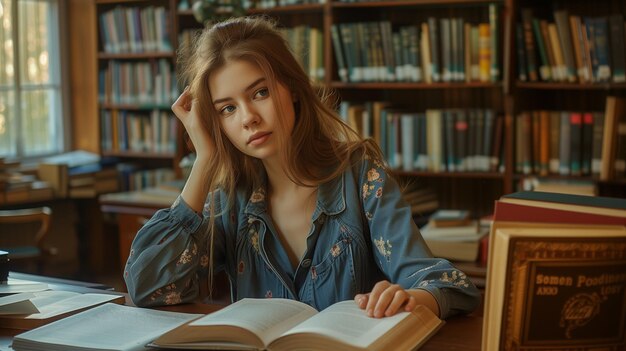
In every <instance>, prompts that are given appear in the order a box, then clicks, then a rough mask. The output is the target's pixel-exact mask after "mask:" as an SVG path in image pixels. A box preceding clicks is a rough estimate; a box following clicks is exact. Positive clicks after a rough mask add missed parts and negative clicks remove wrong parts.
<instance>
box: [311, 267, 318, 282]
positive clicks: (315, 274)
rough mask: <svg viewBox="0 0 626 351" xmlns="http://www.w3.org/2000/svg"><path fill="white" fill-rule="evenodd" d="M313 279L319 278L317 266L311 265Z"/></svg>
mask: <svg viewBox="0 0 626 351" xmlns="http://www.w3.org/2000/svg"><path fill="white" fill-rule="evenodd" d="M311 279H312V280H315V279H317V271H316V270H315V267H311Z"/></svg>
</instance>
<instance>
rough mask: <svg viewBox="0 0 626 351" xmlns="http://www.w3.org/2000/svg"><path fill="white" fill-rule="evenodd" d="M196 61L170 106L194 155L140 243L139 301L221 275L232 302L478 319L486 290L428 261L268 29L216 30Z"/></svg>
mask: <svg viewBox="0 0 626 351" xmlns="http://www.w3.org/2000/svg"><path fill="white" fill-rule="evenodd" d="M192 52H193V53H194V54H193V55H192V57H191V58H190V60H189V61H188V62H187V63H186V64H185V67H186V70H185V72H184V74H185V78H186V79H187V81H188V82H190V85H189V86H188V87H187V88H186V89H185V91H184V92H183V93H182V94H181V95H180V97H179V98H178V100H177V101H176V102H175V103H174V105H173V106H172V110H173V111H174V113H175V114H176V116H177V117H178V118H179V119H180V120H181V122H182V124H183V126H184V127H185V129H186V131H187V132H188V134H189V136H190V139H191V142H192V143H193V145H194V147H195V150H196V153H197V158H196V161H195V163H194V165H193V167H192V170H191V172H190V175H189V178H188V180H187V182H186V184H185V187H184V188H183V191H182V193H181V195H180V196H179V198H178V199H177V200H176V201H175V203H174V204H173V205H172V207H171V208H169V209H164V210H161V211H159V212H157V213H156V214H155V215H154V217H153V218H152V219H151V220H150V221H149V222H148V223H147V224H146V225H145V226H144V227H143V228H142V229H141V230H140V231H139V233H138V234H137V237H136V238H135V240H134V242H133V245H132V249H131V252H130V256H129V258H128V262H127V265H126V270H125V273H124V276H125V280H126V284H127V287H128V291H129V293H130V296H131V298H132V299H133V301H134V302H135V303H136V304H137V305H142V306H150V305H159V304H174V303H180V302H188V301H191V300H194V299H195V298H197V297H198V295H199V294H200V293H201V292H200V291H201V290H205V289H206V288H207V284H208V285H209V286H210V284H211V281H212V274H213V272H215V271H219V270H225V271H226V274H227V275H228V277H229V280H230V283H231V296H232V298H233V299H234V300H239V299H241V298H244V297H284V298H291V299H296V300H300V301H303V302H305V303H307V304H310V305H311V306H313V307H315V308H317V309H323V308H325V307H327V306H329V305H331V304H333V303H335V302H338V301H342V300H347V299H355V301H356V303H357V304H358V305H359V306H360V307H361V308H362V309H364V310H365V311H366V313H367V314H368V315H369V316H371V317H376V318H380V317H384V316H390V315H393V314H395V313H396V312H398V311H401V310H407V311H409V310H411V309H413V308H414V307H415V306H416V305H418V304H422V305H425V306H427V307H428V308H430V309H431V310H432V311H433V312H435V313H436V314H437V315H439V316H440V317H442V318H447V317H449V316H451V315H453V314H456V313H468V312H471V311H472V310H474V308H475V307H476V306H477V305H478V302H479V299H480V297H479V296H480V295H479V292H478V291H477V290H476V288H475V287H474V285H473V284H472V283H471V282H470V281H469V280H468V279H467V278H466V276H465V275H464V274H463V273H462V272H460V271H459V270H457V269H455V268H454V267H453V266H452V265H451V264H450V263H449V262H447V261H445V260H442V259H436V258H433V257H432V256H431V254H430V252H429V250H428V248H427V246H426V245H425V243H424V241H423V239H422V238H421V236H420V234H419V231H418V229H417V227H416V226H415V224H414V222H413V221H412V218H411V211H410V208H409V206H408V205H407V204H406V203H405V202H404V201H403V200H402V198H401V193H400V189H399V188H398V185H397V183H396V182H395V181H394V180H393V179H392V178H391V177H390V176H389V175H388V172H387V170H386V168H385V167H384V165H383V164H382V162H381V160H382V156H381V153H380V151H379V149H378V148H377V147H376V145H375V144H373V143H372V142H371V141H367V140H366V141H363V140H361V139H360V138H359V136H358V134H357V133H355V132H354V131H353V130H351V129H350V128H348V127H347V126H346V125H345V124H344V123H343V122H342V121H341V120H340V119H339V118H338V116H337V115H336V113H335V112H334V111H333V110H332V109H330V108H329V107H328V106H327V105H326V104H325V103H324V102H323V99H320V97H319V96H318V95H317V94H316V93H315V91H314V89H313V87H312V85H311V83H310V81H309V78H308V77H307V75H306V74H305V72H304V71H303V70H302V68H301V67H300V66H299V65H298V63H297V61H296V60H295V58H294V57H293V55H292V53H291V52H290V50H289V48H288V45H287V44H286V41H285V40H284V39H283V37H282V36H281V35H280V33H279V32H278V31H277V29H276V28H275V26H274V24H273V23H271V22H270V21H269V20H267V19H263V18H238V19H232V20H228V21H225V22H222V23H218V24H216V25H214V26H213V27H211V28H208V29H205V30H204V32H203V33H202V35H201V36H200V37H199V38H198V39H197V41H196V43H195V47H194V48H193V50H192ZM207 277H208V278H209V279H208V283H207V279H206V278H207Z"/></svg>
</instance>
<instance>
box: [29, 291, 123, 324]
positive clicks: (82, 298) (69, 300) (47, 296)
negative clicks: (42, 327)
mask: <svg viewBox="0 0 626 351" xmlns="http://www.w3.org/2000/svg"><path fill="white" fill-rule="evenodd" d="M35 295H36V296H37V297H36V298H35V299H33V303H34V304H35V306H37V308H38V309H39V313H34V314H31V315H28V316H22V318H26V319H46V318H50V317H53V316H56V315H59V314H62V313H67V312H71V311H76V310H79V309H82V308H85V307H89V306H94V305H99V304H102V303H104V302H107V301H111V300H115V299H117V298H120V296H119V295H112V294H91V293H90V294H79V293H75V292H71V291H42V292H39V293H35Z"/></svg>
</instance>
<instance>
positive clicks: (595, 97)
mask: <svg viewBox="0 0 626 351" xmlns="http://www.w3.org/2000/svg"><path fill="white" fill-rule="evenodd" d="M512 9H513V11H512V14H511V19H512V21H514V25H520V26H521V27H522V32H524V33H525V30H526V29H525V28H524V18H523V15H522V13H523V12H524V11H529V12H530V13H532V18H533V19H536V20H537V21H538V22H546V23H547V24H550V23H554V24H555V26H557V29H558V30H559V31H558V33H559V40H558V41H559V46H560V48H561V50H562V51H564V53H563V54H562V55H563V56H565V55H566V53H565V51H566V44H565V45H564V44H563V37H562V36H561V32H560V28H559V27H558V22H557V20H556V13H557V12H565V14H566V15H567V17H566V18H567V19H569V23H568V25H569V26H568V29H569V33H568V34H569V35H570V39H571V40H572V43H571V45H572V48H571V50H569V52H570V53H571V54H570V55H571V63H570V65H573V66H574V67H575V68H576V70H575V71H574V72H573V73H574V77H573V79H571V80H568V79H565V78H561V77H556V78H555V77H554V74H551V75H550V76H546V75H545V74H544V75H543V76H542V74H541V73H540V71H539V67H540V66H548V67H549V68H550V69H549V72H550V73H553V72H554V69H553V68H552V66H551V65H552V62H554V60H555V59H554V58H551V57H550V54H549V52H548V51H550V46H552V52H553V51H554V49H553V47H554V43H553V42H551V43H549V44H547V43H546V42H545V41H544V42H543V47H544V52H545V53H546V54H545V59H544V58H542V57H541V52H540V51H541V43H539V42H538V37H537V36H538V34H537V33H536V32H533V35H532V38H533V40H532V42H533V43H532V45H533V47H534V48H535V49H534V50H536V53H535V55H534V59H535V60H534V61H535V65H536V70H537V79H536V80H531V78H530V74H529V73H528V72H529V71H530V67H529V63H528V60H527V57H528V55H529V54H528V51H529V50H528V49H527V45H528V42H527V41H526V40H527V37H524V41H522V42H521V43H522V44H523V45H520V41H519V39H518V38H516V33H515V30H512V31H511V33H510V37H509V40H510V41H511V43H512V44H511V51H510V57H511V77H512V81H513V82H514V83H513V86H512V90H511V99H512V101H514V102H515V104H514V105H515V107H514V109H513V110H512V112H511V113H512V115H513V116H515V122H517V120H518V119H520V118H523V117H520V116H521V115H523V114H524V113H528V112H529V111H530V114H531V115H532V114H533V112H536V111H550V112H552V111H556V112H558V113H565V114H570V119H573V118H575V117H573V116H574V114H582V115H583V116H584V115H585V114H588V113H594V112H596V113H597V114H594V115H593V119H594V120H596V119H597V118H598V117H600V118H605V117H606V116H605V112H606V111H605V110H606V106H607V98H608V97H616V98H617V99H618V100H620V101H622V102H623V101H624V99H626V81H625V80H623V79H619V78H617V79H616V78H615V70H614V68H615V67H616V66H621V67H624V66H625V65H626V59H624V58H623V56H622V58H621V59H620V60H614V59H613V57H612V55H613V51H615V50H617V47H618V46H621V50H622V53H623V52H624V51H626V48H624V42H623V40H624V33H626V25H625V24H624V18H625V17H626V3H625V2H624V1H619V0H601V1H595V2H589V1H583V0H569V1H562V0H551V1H536V0H514V1H512ZM611 15H621V20H620V21H621V30H622V35H621V37H622V42H621V45H618V46H614V43H613V42H612V40H614V37H613V34H612V33H610V32H611V28H610V23H607V24H609V26H608V27H607V30H608V32H607V33H605V35H604V38H603V40H606V43H605V44H606V45H607V46H606V47H607V49H608V51H607V54H608V55H609V56H608V63H609V67H610V68H611V74H610V75H608V76H607V77H606V78H605V79H601V78H600V77H599V76H598V75H596V74H595V73H594V74H592V76H589V79H586V78H585V76H584V74H582V73H580V67H581V66H582V67H585V66H586V65H585V56H587V57H588V59H589V58H591V57H589V56H592V55H594V53H592V51H593V50H594V49H585V47H584V45H585V43H584V41H582V39H578V38H577V37H576V36H575V35H574V33H580V34H579V35H580V38H583V30H584V33H585V34H584V35H585V36H588V40H587V42H588V44H589V45H590V46H593V45H594V43H595V39H594V38H592V37H591V36H590V35H589V34H588V33H587V30H588V29H589V26H588V25H587V26H586V25H585V23H586V22H585V20H586V19H593V18H602V19H605V20H607V22H608V20H609V16H611ZM577 21H579V22H578V23H580V24H579V25H580V26H581V27H582V29H578V31H576V30H575V29H573V28H572V26H573V24H572V22H573V23H576V22H577ZM581 27H579V28H581ZM539 28H541V25H539ZM561 28H562V27H561ZM574 28H576V27H574ZM533 29H534V28H533ZM548 37H549V36H548ZM618 37H619V36H615V38H618ZM542 39H544V40H545V36H543V37H542ZM577 39H578V40H581V42H580V44H578V45H580V46H579V48H581V47H582V49H579V48H576V47H575V46H576V45H577V44H576V43H575V42H576V41H577ZM520 47H521V50H522V51H525V52H524V54H525V56H524V60H525V61H522V60H521V59H520V56H519V55H520V51H519V50H520ZM590 52H591V53H590ZM579 61H580V62H579ZM617 61H620V62H617ZM546 63H547V65H546ZM520 64H521V65H520ZM565 65H566V66H567V63H566V62H565ZM524 68H525V70H524ZM589 68H590V70H589V72H590V71H593V70H594V69H595V65H592V64H591V63H590V64H589ZM520 72H521V74H520ZM524 73H525V74H526V79H523V77H522V76H523V75H524ZM625 113H626V112H625V111H624V109H621V111H619V112H618V114H617V116H616V119H617V120H618V122H617V124H618V125H619V124H621V125H625V123H626V115H625ZM532 118H535V117H532ZM570 121H571V120H570ZM620 121H621V122H620ZM515 122H514V123H513V124H516V123H515ZM534 122H535V120H533V123H534ZM596 122H597V121H596ZM540 123H541V122H540ZM550 123H552V122H550ZM576 123H578V122H576ZM584 123H585V121H584V120H583V122H582V125H583V126H582V127H580V128H587V126H585V125H584ZM604 128H606V125H605V126H604ZM619 128H621V129H622V130H623V131H622V132H617V131H615V133H616V135H615V139H616V140H614V142H613V145H612V147H613V148H614V149H615V150H616V151H615V152H618V153H619V152H620V151H617V150H618V149H620V150H622V151H621V152H622V156H619V155H618V156H615V155H614V156H612V157H609V158H604V156H603V160H602V163H604V162H610V163H614V162H615V161H616V158H622V159H623V158H624V156H623V153H624V151H626V139H624V137H626V134H624V133H626V132H624V128H623V127H618V126H616V129H619ZM591 129H592V130H594V132H595V130H596V126H593V128H591ZM562 132H563V131H562V130H561V134H560V139H562ZM573 132H574V130H572V131H571V133H572V136H571V137H572V138H573V137H574V136H573V135H575V134H576V133H573ZM514 133H515V131H514ZM582 133H584V130H583V132H582ZM590 133H592V132H590ZM620 134H621V135H622V136H620ZM604 135H606V134H604ZM579 137H580V135H579ZM533 138H534V136H531V139H533ZM581 138H582V140H584V138H585V136H584V135H583V136H582V137H581ZM620 138H621V140H617V139H620ZM513 139H514V138H512V140H513ZM533 140H534V139H533ZM570 142H571V141H570ZM579 142H581V144H582V145H581V147H580V152H581V153H584V152H585V149H587V150H589V148H591V149H592V150H589V152H593V149H596V148H597V149H598V150H601V149H602V147H603V146H604V145H599V144H598V142H597V139H596V140H594V139H593V137H592V142H591V143H589V144H584V142H583V141H579ZM512 143H513V145H512V147H511V149H512V150H513V154H512V157H513V158H514V159H515V157H516V156H519V155H518V154H516V151H517V149H518V148H519V147H517V143H516V142H515V140H513V141H512ZM532 143H533V145H532V146H533V147H537V144H536V143H535V142H534V141H533V142H532ZM601 143H603V144H604V143H606V139H604V138H602V141H601ZM538 147H539V148H540V147H541V145H539V146H538ZM571 148H572V150H574V149H575V146H571ZM559 150H562V148H560V149H559ZM572 152H575V151H572ZM565 155H567V153H566V154H565ZM565 157H567V156H565ZM524 159H525V158H524ZM557 160H558V161H559V162H560V163H561V165H563V163H564V160H563V155H562V154H559V157H558V158H557ZM515 162H516V164H512V165H511V166H512V167H513V172H512V173H513V178H512V181H513V182H514V184H516V183H521V182H522V181H523V180H524V179H527V178H529V177H540V178H542V179H544V180H547V181H553V182H563V181H565V182H585V183H588V184H593V185H595V186H596V188H597V194H598V195H600V196H610V197H622V198H623V197H626V187H625V186H624V185H626V179H625V177H624V171H622V172H621V173H620V172H616V171H614V170H611V171H610V172H609V174H607V175H603V176H601V175H600V173H599V172H598V171H595V172H594V171H593V167H592V169H591V170H590V171H585V170H584V168H583V170H582V171H576V169H577V168H578V167H580V166H578V165H576V166H574V165H573V164H572V165H571V167H570V169H569V170H568V166H565V169H564V170H563V171H559V172H553V171H549V172H547V174H546V172H545V171H544V172H543V174H541V173H542V172H540V171H538V170H536V169H532V170H531V171H530V172H528V171H526V172H524V171H523V170H522V171H520V169H519V168H520V167H519V165H518V164H517V161H515ZM570 162H571V160H570ZM583 162H585V161H584V157H583V160H582V161H581V164H582V163H583ZM565 163H566V164H567V162H565ZM611 168H613V165H612V166H611Z"/></svg>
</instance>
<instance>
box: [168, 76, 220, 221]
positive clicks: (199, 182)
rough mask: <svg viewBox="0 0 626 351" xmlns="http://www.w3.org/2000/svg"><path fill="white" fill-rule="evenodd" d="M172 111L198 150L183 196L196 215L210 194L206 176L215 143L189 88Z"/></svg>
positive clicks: (173, 106)
mask: <svg viewBox="0 0 626 351" xmlns="http://www.w3.org/2000/svg"><path fill="white" fill-rule="evenodd" d="M172 111H173V112H174V114H175V115H176V117H178V119H179V120H180V121H181V122H182V124H183V126H184V127H185V130H186V131H187V133H188V134H189V139H190V140H191V143H192V144H193V146H194V148H195V149H196V160H195V162H194V163H193V166H192V167H191V172H190V173H189V177H188V178H187V182H186V183H185V187H184V188H183V191H182V193H181V196H182V198H183V199H184V200H185V202H186V203H187V205H189V207H191V209H193V210H194V211H195V212H196V213H202V210H203V208H204V202H205V201H206V198H207V195H208V192H209V189H208V188H207V187H206V183H207V182H206V179H205V174H206V169H207V167H208V164H209V160H210V158H211V157H212V155H214V153H215V143H214V141H213V139H212V138H211V134H210V133H209V131H208V130H207V128H206V126H205V124H204V123H202V120H201V118H202V117H201V116H200V113H199V111H198V102H197V101H196V100H195V99H193V97H192V96H191V94H190V92H189V87H186V88H185V90H184V91H183V93H182V94H180V96H179V97H178V99H177V100H176V102H174V104H173V105H172Z"/></svg>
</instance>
